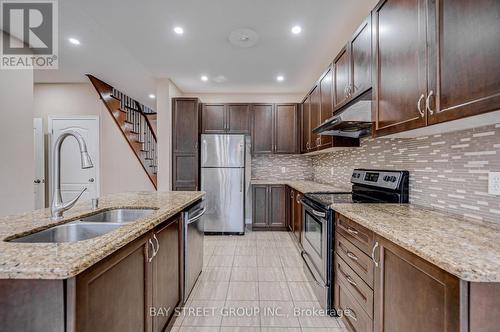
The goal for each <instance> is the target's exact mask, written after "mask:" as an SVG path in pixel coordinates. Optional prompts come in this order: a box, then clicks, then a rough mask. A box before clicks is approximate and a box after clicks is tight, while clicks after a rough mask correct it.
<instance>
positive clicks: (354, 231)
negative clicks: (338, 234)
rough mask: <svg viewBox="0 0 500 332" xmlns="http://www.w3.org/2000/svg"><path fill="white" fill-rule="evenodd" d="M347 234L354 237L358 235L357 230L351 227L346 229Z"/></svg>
mask: <svg viewBox="0 0 500 332" xmlns="http://www.w3.org/2000/svg"><path fill="white" fill-rule="evenodd" d="M347 232H348V233H350V234H354V235H357V234H358V233H359V232H358V231H357V230H355V229H354V228H351V227H347Z"/></svg>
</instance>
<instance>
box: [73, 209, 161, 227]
mask: <svg viewBox="0 0 500 332" xmlns="http://www.w3.org/2000/svg"><path fill="white" fill-rule="evenodd" d="M155 211H156V209H114V210H108V211H104V212H100V213H97V214H94V215H92V216H89V217H85V218H81V219H80V220H81V221H83V222H105V223H119V224H124V223H129V222H132V221H135V220H137V219H140V218H143V217H145V216H147V215H150V214H152V213H153V212H155Z"/></svg>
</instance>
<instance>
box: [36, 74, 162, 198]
mask: <svg viewBox="0 0 500 332" xmlns="http://www.w3.org/2000/svg"><path fill="white" fill-rule="evenodd" d="M34 102H35V107H34V116H35V117H41V118H43V121H44V130H45V133H46V134H47V118H48V116H70V115H97V116H99V117H100V124H101V128H100V143H101V152H100V159H101V165H100V175H101V179H100V180H101V186H100V187H101V188H100V190H101V195H105V194H109V193H115V192H123V191H142V190H146V191H150V190H154V187H153V185H152V184H151V181H150V180H149V178H148V176H147V175H146V173H145V172H144V169H143V168H142V166H141V164H140V163H139V161H138V160H137V158H136V157H135V155H134V153H133V151H132V150H131V149H130V146H129V145H128V143H127V141H126V140H125V138H124V137H123V135H122V133H121V132H120V129H119V128H118V126H117V125H116V123H115V122H114V120H113V119H112V117H111V115H110V114H109V112H108V110H107V109H106V107H105V106H104V104H103V103H102V101H101V100H100V99H99V96H98V94H97V92H96V91H95V89H94V87H93V86H92V85H91V84H90V83H75V84H71V83H60V84H35V89H34ZM46 152H47V151H46ZM46 179H47V178H46ZM48 181H50V179H48ZM48 181H47V183H49V182H48Z"/></svg>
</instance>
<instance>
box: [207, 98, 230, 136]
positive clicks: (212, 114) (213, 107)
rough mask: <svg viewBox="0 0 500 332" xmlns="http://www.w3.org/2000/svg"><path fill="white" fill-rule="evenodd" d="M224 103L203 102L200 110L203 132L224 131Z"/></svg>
mask: <svg viewBox="0 0 500 332" xmlns="http://www.w3.org/2000/svg"><path fill="white" fill-rule="evenodd" d="M226 122H227V121H226V105H225V104H203V107H202V110H201V123H202V125H201V130H202V132H203V133H204V134H221V133H224V132H225V131H226V128H227V124H226Z"/></svg>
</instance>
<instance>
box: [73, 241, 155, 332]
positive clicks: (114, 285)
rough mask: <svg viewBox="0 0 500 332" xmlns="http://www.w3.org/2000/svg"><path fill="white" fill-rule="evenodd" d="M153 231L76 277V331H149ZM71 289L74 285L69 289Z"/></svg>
mask: <svg viewBox="0 0 500 332" xmlns="http://www.w3.org/2000/svg"><path fill="white" fill-rule="evenodd" d="M148 239H149V234H148V235H145V236H142V237H141V238H139V239H138V240H136V241H134V242H133V243H131V244H129V245H127V246H126V247H124V248H123V249H121V250H120V251H118V252H117V253H115V254H113V255H112V256H110V257H108V258H106V259H105V260H103V261H101V262H100V263H98V264H96V265H95V266H93V267H91V268H90V269H87V270H86V271H84V272H83V273H81V274H80V275H78V276H77V277H76V278H75V280H74V287H75V293H74V298H73V299H74V302H73V303H69V304H70V305H72V306H73V307H74V312H75V317H74V321H71V323H72V325H73V326H74V327H75V330H76V331H88V332H98V331H103V332H104V331H108V332H109V331H117V332H119V331H130V332H134V331H146V330H149V329H150V327H151V322H150V318H149V313H148V303H147V302H148V301H147V299H148V298H149V297H150V290H149V288H150V282H151V269H150V266H149V264H148V261H147V243H148ZM69 290H71V288H69Z"/></svg>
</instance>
